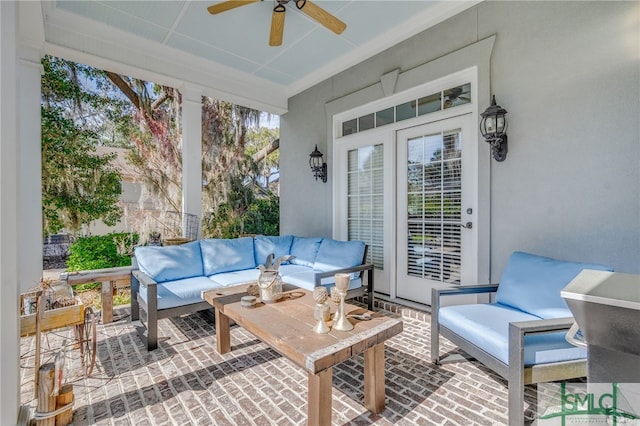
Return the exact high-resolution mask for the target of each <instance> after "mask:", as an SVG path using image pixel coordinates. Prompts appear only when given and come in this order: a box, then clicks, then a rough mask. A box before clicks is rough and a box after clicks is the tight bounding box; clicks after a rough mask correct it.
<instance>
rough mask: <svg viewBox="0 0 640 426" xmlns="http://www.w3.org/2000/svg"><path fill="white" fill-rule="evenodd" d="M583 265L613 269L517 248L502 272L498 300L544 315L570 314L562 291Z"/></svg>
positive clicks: (543, 316) (584, 267)
mask: <svg viewBox="0 0 640 426" xmlns="http://www.w3.org/2000/svg"><path fill="white" fill-rule="evenodd" d="M583 269H597V270H603V271H611V270H612V269H611V268H609V267H607V266H603V265H597V264H591V263H579V262H567V261H562V260H556V259H551V258H549V257H543V256H536V255H533V254H528V253H523V252H518V251H516V252H514V253H513V254H512V255H511V257H510V258H509V262H508V263H507V266H506V267H505V268H504V271H503V272H502V279H501V280H500V285H499V286H498V291H497V293H496V302H497V303H500V304H503V305H507V306H511V307H513V308H516V309H520V310H521V311H524V312H528V313H530V314H532V315H536V316H537V317H540V318H543V319H550V318H562V317H570V316H572V315H571V311H570V310H569V307H568V306H567V304H566V302H565V300H564V299H563V298H562V297H561V296H560V291H561V290H562V289H563V288H564V287H565V286H566V285H567V284H569V282H570V281H571V280H572V279H574V278H575V277H576V275H578V274H579V273H580V271H582V270H583Z"/></svg>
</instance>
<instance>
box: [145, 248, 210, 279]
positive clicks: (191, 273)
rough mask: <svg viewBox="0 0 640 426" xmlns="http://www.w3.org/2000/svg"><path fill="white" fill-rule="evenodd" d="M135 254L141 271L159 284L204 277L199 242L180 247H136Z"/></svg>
mask: <svg viewBox="0 0 640 426" xmlns="http://www.w3.org/2000/svg"><path fill="white" fill-rule="evenodd" d="M134 254H135V256H136V261H137V262H138V267H139V268H140V270H141V271H142V272H144V273H145V274H147V275H149V276H150V277H151V278H153V279H154V281H156V282H158V283H163V282H166V281H173V280H180V279H183V278H191V277H197V276H201V275H202V256H201V254H200V243H199V242H198V241H193V242H190V243H186V244H182V245H179V246H167V247H158V246H145V247H136V248H135V250H134Z"/></svg>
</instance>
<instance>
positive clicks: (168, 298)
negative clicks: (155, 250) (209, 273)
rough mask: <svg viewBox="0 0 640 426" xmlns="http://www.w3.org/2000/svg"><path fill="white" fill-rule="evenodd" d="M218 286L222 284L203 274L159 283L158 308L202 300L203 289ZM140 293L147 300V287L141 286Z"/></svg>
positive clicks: (189, 303)
mask: <svg viewBox="0 0 640 426" xmlns="http://www.w3.org/2000/svg"><path fill="white" fill-rule="evenodd" d="M218 287H220V284H217V283H215V282H213V281H211V280H210V279H209V278H207V277H202V276H201V277H192V278H185V279H182V280H175V281H169V282H164V283H160V284H158V285H157V289H158V309H168V308H175V307H177V306H184V305H191V304H193V303H199V302H202V301H203V299H202V296H201V293H202V292H203V291H206V290H211V289H212V288H218ZM139 294H140V297H141V298H142V300H144V301H145V302H146V301H147V288H146V287H144V286H140V293H139Z"/></svg>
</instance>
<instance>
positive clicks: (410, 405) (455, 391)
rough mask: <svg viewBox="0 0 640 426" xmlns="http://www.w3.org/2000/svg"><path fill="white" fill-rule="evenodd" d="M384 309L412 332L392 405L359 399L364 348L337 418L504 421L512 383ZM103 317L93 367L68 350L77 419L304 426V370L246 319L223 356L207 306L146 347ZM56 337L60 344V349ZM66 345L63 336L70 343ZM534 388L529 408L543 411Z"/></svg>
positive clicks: (389, 398)
mask: <svg viewBox="0 0 640 426" xmlns="http://www.w3.org/2000/svg"><path fill="white" fill-rule="evenodd" d="M377 306H378V307H377V309H376V310H379V311H380V312H383V313H385V314H386V315H390V316H395V317H401V318H402V319H403V322H404V331H403V333H401V334H400V335H398V336H396V337H394V338H392V339H390V340H389V341H388V342H387V345H386V352H385V355H386V366H385V375H386V376H385V379H386V403H387V405H386V408H385V410H384V411H383V412H382V413H380V414H378V415H374V414H372V413H370V412H369V411H367V410H366V409H365V407H364V405H363V403H364V394H363V371H362V370H363V357H362V356H357V357H354V358H353V359H351V360H348V361H346V362H343V363H341V364H339V365H338V366H336V367H335V368H334V374H333V402H332V404H333V406H332V414H331V415H332V423H333V424H334V425H370V424H376V425H464V426H467V425H500V424H506V422H507V416H506V407H507V389H506V382H505V381H504V380H503V379H502V378H500V377H499V376H496V375H495V374H493V373H492V372H490V371H489V370H487V369H486V368H485V367H483V366H482V365H481V364H479V363H478V362H476V361H473V360H471V361H470V360H466V359H464V358H463V357H462V353H461V352H458V350H457V349H456V347H455V346H453V345H452V344H451V343H449V342H448V341H446V340H444V339H443V342H442V346H443V347H442V349H441V351H442V353H449V354H450V355H452V356H449V357H448V358H447V360H446V362H444V364H443V365H440V366H437V365H434V364H432V363H431V361H430V353H429V352H430V348H429V338H430V337H429V336H430V324H429V315H428V314H427V313H425V312H421V311H417V310H413V309H408V308H404V307H400V306H398V305H393V304H390V303H385V302H380V303H378V305H377ZM128 313H129V312H128V308H125V310H122V309H121V310H119V311H117V312H116V314H115V315H116V321H115V322H113V323H111V324H106V325H103V324H99V325H98V339H97V341H98V346H97V360H96V366H95V369H94V371H93V373H92V375H91V376H90V377H88V378H84V377H82V376H81V374H80V373H79V365H80V356H79V351H78V350H77V349H76V350H73V349H72V347H71V349H70V350H67V356H66V359H67V372H66V380H67V382H70V383H73V385H74V394H75V403H74V425H94V424H96V425H136V426H145V425H158V426H163V425H258V426H262V425H304V424H306V410H307V403H306V395H307V376H306V373H305V372H304V371H303V370H302V369H300V368H299V367H297V366H296V365H294V364H293V363H292V362H290V361H288V360H287V359H286V358H284V357H282V356H280V355H279V354H278V353H277V352H275V351H273V350H272V349H270V348H269V347H267V346H266V345H265V344H263V343H261V342H260V341H259V340H258V339H256V337H255V336H253V335H252V334H251V333H249V332H247V331H246V330H244V329H242V328H241V327H238V326H233V327H232V331H231V339H232V340H231V345H232V351H231V352H230V353H228V354H225V355H219V354H218V353H217V352H216V349H215V330H214V325H213V323H212V319H211V318H212V317H211V315H206V314H203V313H198V314H192V315H185V316H182V317H176V318H171V319H165V320H161V321H160V323H159V335H160V337H161V338H160V342H159V348H158V349H157V350H155V351H152V352H148V351H147V350H146V348H145V347H144V345H143V344H142V342H141V340H140V339H139V337H138V335H137V334H136V332H135V330H134V328H133V326H132V325H131V324H130V322H129V316H128ZM65 333H67V339H70V338H71V336H73V334H72V333H71V331H70V330H67V331H65V330H64V329H63V330H60V331H57V332H55V333H46V334H45V336H44V337H43V339H42V341H43V353H44V355H43V360H45V361H46V357H47V356H50V353H48V352H47V351H46V350H45V349H46V347H47V345H49V346H50V347H59V346H60V344H61V343H60V339H61V338H62V336H64V335H65ZM68 341H69V340H68ZM56 345H57V346H56ZM34 346H35V339H34V338H33V337H24V338H22V339H21V353H22V357H21V362H20V364H21V380H22V381H21V383H22V385H21V399H22V403H23V404H25V405H29V404H32V405H33V403H34V401H33V370H34V369H33V360H34V355H33V354H34ZM69 347H70V345H69V344H68V345H67V348H69ZM534 390H535V389H534V388H531V389H530V388H527V395H526V399H527V404H526V405H527V406H528V410H529V412H528V415H529V417H531V416H532V414H531V411H532V410H535V404H534V402H535V392H534Z"/></svg>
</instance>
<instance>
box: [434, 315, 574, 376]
mask: <svg viewBox="0 0 640 426" xmlns="http://www.w3.org/2000/svg"><path fill="white" fill-rule="evenodd" d="M438 312H439V323H440V325H442V326H444V327H446V328H448V329H450V330H451V331H453V332H454V333H456V334H457V335H459V336H460V337H462V338H464V339H466V340H468V341H469V342H471V343H473V344H474V345H476V346H477V347H479V348H481V349H482V350H484V351H485V352H487V353H489V354H490V355H492V356H494V357H495V358H497V359H499V360H500V361H502V362H503V363H505V364H507V365H509V323H510V322H515V321H531V320H538V321H539V320H540V319H539V318H538V317H536V316H534V315H530V314H527V313H525V312H522V311H520V310H517V309H514V308H511V307H509V306H504V305H500V304H477V305H457V306H445V307H442V308H440V310H439V311H438ZM565 334H566V333H565V332H558V333H548V334H540V335H531V336H525V339H524V345H525V348H524V365H525V366H531V365H534V364H546V363H549V362H559V361H569V360H575V359H583V358H586V357H587V351H586V349H585V348H577V347H575V346H573V345H571V344H569V343H567V341H566V340H565Z"/></svg>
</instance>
